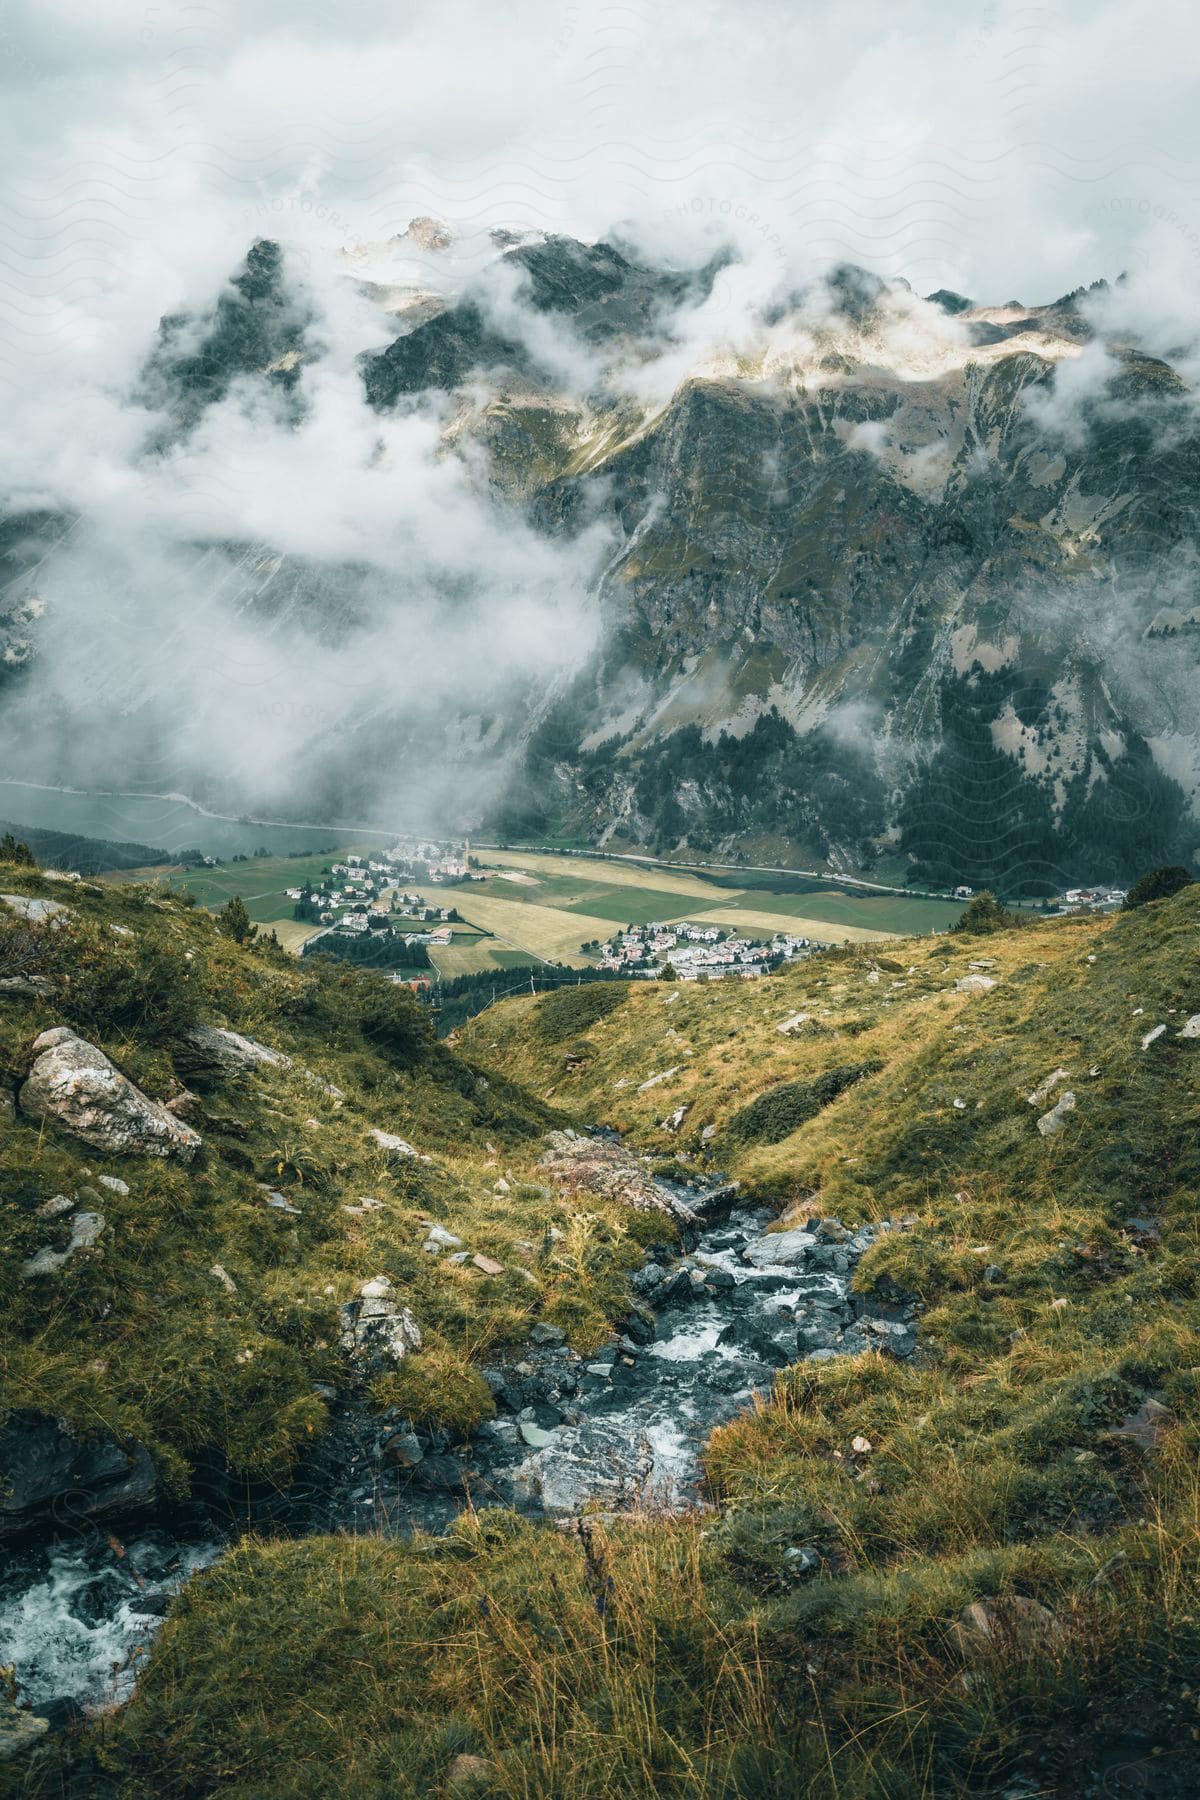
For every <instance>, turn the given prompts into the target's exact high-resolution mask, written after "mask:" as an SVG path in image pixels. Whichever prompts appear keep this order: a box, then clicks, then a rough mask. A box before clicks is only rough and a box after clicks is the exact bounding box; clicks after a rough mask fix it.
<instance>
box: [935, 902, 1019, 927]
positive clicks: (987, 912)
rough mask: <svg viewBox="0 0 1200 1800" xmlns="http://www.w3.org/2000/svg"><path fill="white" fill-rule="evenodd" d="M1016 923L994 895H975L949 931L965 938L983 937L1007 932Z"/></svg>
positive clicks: (1011, 914)
mask: <svg viewBox="0 0 1200 1800" xmlns="http://www.w3.org/2000/svg"><path fill="white" fill-rule="evenodd" d="M1017 923H1018V921H1017V919H1016V917H1015V915H1014V914H1013V913H1010V912H1009V910H1008V908H1007V906H1005V905H1004V904H1003V903H1002V902H1001V901H999V900H997V898H996V896H995V894H986V893H985V894H976V895H975V896H974V898H973V899H972V900H970V901H968V903H967V905H966V906H965V907H964V909H963V915H962V918H961V919H959V921H958V923H957V924H956V925H952V926H951V927H950V929H951V931H960V932H962V933H963V935H964V936H965V937H985V936H986V935H987V933H988V932H989V931H1007V930H1008V928H1009V927H1010V926H1012V925H1016V924H1017Z"/></svg>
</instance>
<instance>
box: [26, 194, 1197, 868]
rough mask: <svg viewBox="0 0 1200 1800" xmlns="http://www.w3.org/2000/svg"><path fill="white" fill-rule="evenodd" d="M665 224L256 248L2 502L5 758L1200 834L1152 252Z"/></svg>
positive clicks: (1186, 615)
mask: <svg viewBox="0 0 1200 1800" xmlns="http://www.w3.org/2000/svg"><path fill="white" fill-rule="evenodd" d="M652 238H653V234H647V233H646V232H645V231H643V232H641V233H639V232H638V231H636V230H634V229H633V228H632V227H625V228H622V229H621V230H619V231H613V232H612V233H611V234H610V235H609V236H608V237H607V238H602V239H600V240H598V241H596V242H593V243H583V242H580V241H578V240H576V239H574V238H570V237H566V236H559V235H554V234H549V235H548V234H545V233H529V232H526V233H520V232H504V231H499V230H497V231H495V232H493V234H492V240H491V242H490V243H489V244H488V246H487V249H486V251H481V249H480V247H479V245H478V244H477V243H472V244H471V245H470V246H469V247H468V246H465V245H463V244H462V242H461V241H460V240H459V239H458V238H457V237H456V235H455V234H454V232H453V231H452V230H451V229H449V228H448V227H446V226H444V225H442V224H441V223H440V222H438V221H435V220H432V219H416V220H414V221H412V222H411V223H410V225H409V227H408V228H407V229H406V231H405V232H404V233H402V234H399V235H397V236H393V237H392V238H391V239H389V240H384V241H382V242H380V243H362V242H359V243H357V244H355V245H353V246H350V247H348V248H346V249H344V250H343V251H342V252H341V253H339V254H338V255H337V256H331V257H330V258H328V259H327V260H325V261H323V262H318V261H314V259H313V258H312V257H311V256H309V257H299V256H297V255H296V254H295V253H294V251H293V250H290V249H289V248H288V246H286V245H285V244H281V243H280V242H277V241H275V240H273V239H270V238H259V239H256V240H255V241H253V242H252V243H251V244H250V245H249V246H248V248H247V253H246V256H245V258H244V260H243V261H242V262H241V263H240V264H239V265H238V266H236V267H235V268H234V269H233V270H232V271H231V272H230V276H229V279H228V280H227V282H226V283H225V284H224V285H223V286H222V287H221V288H220V290H219V291H218V293H217V294H216V296H215V298H214V300H213V301H212V303H211V304H207V305H205V304H200V305H197V306H196V307H194V308H187V309H184V310H181V311H180V312H178V313H175V314H173V315H171V316H169V317H164V318H163V319H162V321H161V322H160V324H159V326H158V329H157V331H156V333H155V334H154V336H153V338H152V339H151V340H150V341H148V342H147V343H146V344H145V345H144V346H143V350H142V354H141V356H140V358H139V359H138V361H137V365H136V368H135V370H134V371H133V373H132V374H131V376H130V377H129V379H128V380H127V381H126V383H125V385H124V387H123V389H116V390H110V391H109V393H108V394H107V395H106V396H105V405H106V408H107V417H108V423H109V426H110V431H109V434H108V437H107V439H106V441H104V442H102V443H99V444H97V445H95V446H94V447H93V448H92V449H91V451H90V454H89V456H88V457H87V458H86V459H80V461H79V462H77V463H76V464H75V465H74V466H72V467H71V468H69V469H66V470H64V469H63V468H62V467H61V466H60V467H59V469H58V470H57V471H56V476H57V480H56V485H55V489H54V491H53V493H51V492H49V491H45V490H44V491H42V492H38V491H37V489H36V484H33V483H31V484H30V488H29V491H28V493H27V494H26V495H25V496H24V501H23V504H21V503H18V504H15V505H13V506H12V508H11V510H10V513H9V516H8V519H7V520H6V523H5V542H4V554H5V557H6V561H7V564H8V576H9V578H8V582H7V586H6V588H5V595H4V602H3V604H4V615H3V629H4V632H5V649H4V666H5V677H4V678H5V683H6V686H5V708H4V727H3V730H4V740H5V742H4V751H5V758H6V763H7V764H8V766H9V767H10V768H12V769H13V770H14V772H16V773H18V774H19V775H22V776H25V777H28V778H35V779H40V780H44V781H48V782H55V783H62V784H64V785H75V786H89V785H95V784H102V783H107V784H109V785H113V786H125V787H131V786H132V787H144V788H147V789H153V790H156V791H163V792H170V791H176V790H181V791H186V792H187V793H189V794H191V795H193V796H194V797H196V798H198V799H200V800H202V801H204V802H205V803H217V804H220V805H221V806H223V807H225V808H228V809H237V810H245V811H254V810H256V809H259V810H261V809H263V808H272V809H275V810H276V811H281V812H282V813H283V815H284V816H289V817H308V818H314V819H334V820H336V819H351V818H355V819H359V820H367V819H370V820H377V821H379V822H381V823H384V824H388V825H396V826H405V825H409V826H412V827H413V828H418V827H426V828H428V827H431V826H433V825H441V826H442V827H443V828H461V829H479V828H480V827H487V828H490V829H494V830H497V831H499V832H501V833H507V834H509V835H513V836H518V837H530V836H540V835H543V834H545V833H548V832H549V833H552V834H562V833H564V832H566V833H568V834H570V835H573V836H577V837H583V838H586V839H589V840H591V841H594V842H596V843H598V844H604V845H610V846H616V847H631V846H636V847H651V848H653V849H655V850H657V851H658V852H660V853H676V852H679V853H685V852H691V853H703V854H709V853H711V854H714V855H717V856H720V857H728V856H731V855H736V854H738V853H741V854H743V855H746V854H752V855H753V857H754V859H756V860H772V861H775V860H794V859H798V860H800V861H801V862H804V861H807V860H810V859H811V860H822V861H828V862H829V863H831V864H832V865H833V866H834V867H839V868H842V869H845V870H870V869H871V868H873V867H875V866H876V865H877V864H878V863H879V861H880V858H881V857H882V858H886V859H889V861H888V866H889V867H895V866H897V861H898V862H899V866H901V867H904V868H906V869H907V870H908V871H909V873H910V875H911V876H912V878H914V879H918V880H922V881H927V882H934V883H938V884H946V883H953V882H957V881H967V882H971V883H975V884H990V885H996V886H998V887H1001V888H1003V889H1005V890H1006V891H1011V892H1027V893H1036V892H1039V891H1051V890H1053V889H1054V888H1055V887H1058V886H1061V885H1063V884H1064V882H1066V881H1067V880H1069V879H1070V878H1072V877H1074V878H1077V879H1105V878H1107V879H1113V880H1117V879H1122V878H1126V877H1128V876H1129V875H1131V874H1132V873H1134V872H1136V870H1137V869H1139V868H1142V867H1145V866H1147V865H1148V864H1150V863H1153V862H1161V861H1164V860H1183V861H1188V860H1190V859H1191V857H1192V856H1193V854H1194V851H1195V846H1196V843H1197V840H1198V839H1200V823H1198V820H1197V813H1196V805H1195V802H1196V796H1197V791H1198V788H1200V683H1198V682H1197V680H1196V662H1197V657H1198V655H1200V629H1198V628H1197V623H1196V619H1197V617H1200V613H1198V612H1197V596H1196V593H1195V578H1196V577H1195V565H1196V554H1197V552H1196V529H1197V518H1196V500H1195V495H1196V491H1197V481H1196V476H1197V451H1198V448H1200V441H1198V428H1197V420H1196V408H1195V400H1194V387H1193V363H1192V355H1193V351H1192V348H1191V346H1190V345H1189V342H1188V341H1187V339H1186V337H1181V338H1179V340H1178V341H1177V342H1170V341H1169V339H1170V333H1171V330H1172V327H1173V321H1172V320H1170V319H1169V318H1168V319H1167V320H1166V321H1165V322H1164V321H1163V319H1161V318H1160V317H1157V316H1156V314H1155V309H1154V306H1153V299H1154V296H1153V293H1152V291H1151V292H1148V289H1149V288H1150V284H1149V283H1148V282H1147V280H1146V278H1145V276H1141V277H1139V276H1137V275H1135V276H1134V277H1125V276H1123V277H1121V278H1120V279H1119V280H1117V281H1115V282H1114V283H1112V284H1109V283H1107V282H1105V281H1103V280H1101V281H1096V282H1094V283H1093V284H1092V285H1090V286H1089V287H1087V288H1081V289H1076V290H1075V291H1073V292H1071V293H1068V294H1066V295H1065V296H1063V297H1061V298H1058V299H1054V300H1052V301H1050V302H1049V303H1046V304H1025V303H1023V302H1020V301H1012V300H1010V301H1007V302H1004V303H1002V304H994V303H992V302H990V301H989V300H986V299H985V300H978V299H976V298H974V297H967V296H964V295H960V294H957V293H954V292H952V291H948V290H937V291H934V292H933V293H931V294H930V295H928V296H926V297H922V296H920V295H919V294H917V293H915V292H914V291H913V290H912V288H911V287H910V286H909V284H908V283H907V282H906V281H905V280H903V279H902V278H894V279H890V280H885V279H883V278H881V277H880V276H878V275H875V274H872V273H871V272H869V271H867V270H865V269H862V268H857V267H854V266H851V265H846V264H838V265H834V266H832V267H824V268H820V269H815V270H814V269H810V270H808V271H806V272H801V273H800V274H798V273H797V271H796V270H795V269H793V268H792V267H791V265H790V264H786V263H784V264H778V263H777V264H776V265H775V266H774V267H771V268H769V269H766V268H764V265H763V263H762V261H761V259H755V258H754V257H752V256H747V255H746V254H745V253H744V251H740V250H739V247H738V245H737V243H736V242H734V241H732V240H731V239H730V238H728V237H723V236H722V235H721V233H720V232H717V231H712V230H710V231H707V232H703V233H699V234H694V235H693V237H692V239H691V241H690V245H689V246H688V247H687V249H686V251H683V250H682V249H681V246H679V245H676V246H675V247H674V251H673V254H670V255H668V254H667V253H666V252H665V250H664V248H663V247H662V246H658V247H657V248H656V246H655V244H654V243H653V241H652ZM1164 337H1166V339H1167V340H1168V341H1166V342H1164ZM51 500H53V501H54V502H55V503H54V504H50V503H49V502H50V501H51Z"/></svg>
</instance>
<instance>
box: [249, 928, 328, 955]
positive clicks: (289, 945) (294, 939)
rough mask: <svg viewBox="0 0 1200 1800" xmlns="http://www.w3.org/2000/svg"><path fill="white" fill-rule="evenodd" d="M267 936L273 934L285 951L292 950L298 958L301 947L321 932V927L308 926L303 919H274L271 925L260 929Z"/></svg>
mask: <svg viewBox="0 0 1200 1800" xmlns="http://www.w3.org/2000/svg"><path fill="white" fill-rule="evenodd" d="M260 929H261V930H262V932H263V934H264V935H265V936H268V937H269V936H270V934H271V932H274V933H275V936H276V937H277V938H278V939H279V941H280V943H281V944H282V945H283V947H284V949H285V950H291V951H292V952H293V953H294V954H295V955H296V956H299V954H300V948H301V945H303V944H306V943H307V942H308V940H309V938H310V937H315V936H316V934H317V932H318V931H320V929H321V927H320V926H319V925H308V924H306V923H305V922H304V920H303V919H272V920H271V922H270V924H269V925H263V926H261V927H260Z"/></svg>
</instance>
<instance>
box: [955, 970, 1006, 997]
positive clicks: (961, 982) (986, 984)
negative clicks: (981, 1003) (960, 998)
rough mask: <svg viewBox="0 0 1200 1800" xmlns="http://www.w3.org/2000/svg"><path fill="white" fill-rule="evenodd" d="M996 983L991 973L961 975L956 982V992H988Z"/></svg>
mask: <svg viewBox="0 0 1200 1800" xmlns="http://www.w3.org/2000/svg"><path fill="white" fill-rule="evenodd" d="M995 985H996V983H995V981H994V980H993V979H992V977H991V976H990V975H960V976H959V978H958V980H957V981H956V982H955V984H954V991H955V993H956V994H986V993H989V992H990V991H991V989H992V988H994V987H995Z"/></svg>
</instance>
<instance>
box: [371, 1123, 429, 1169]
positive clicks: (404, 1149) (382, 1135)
mask: <svg viewBox="0 0 1200 1800" xmlns="http://www.w3.org/2000/svg"><path fill="white" fill-rule="evenodd" d="M368 1136H369V1137H370V1138H371V1139H372V1141H373V1142H374V1143H375V1144H376V1145H377V1147H378V1148H379V1149H380V1150H382V1151H383V1153H384V1155H385V1156H386V1157H387V1159H388V1161H389V1162H408V1161H409V1160H410V1159H411V1158H414V1157H415V1158H417V1159H418V1160H419V1161H421V1162H428V1161H429V1160H430V1159H429V1158H428V1157H427V1156H422V1155H421V1152H420V1151H419V1150H416V1149H414V1148H413V1146H412V1145H411V1144H410V1143H409V1141H408V1139H407V1138H402V1137H398V1136H397V1134H396V1133H395V1132H394V1131H384V1130H383V1129H382V1128H381V1127H380V1126H378V1125H372V1127H371V1130H370V1132H369V1133H368Z"/></svg>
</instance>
